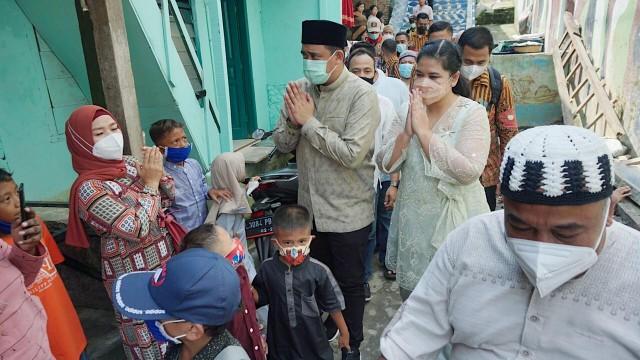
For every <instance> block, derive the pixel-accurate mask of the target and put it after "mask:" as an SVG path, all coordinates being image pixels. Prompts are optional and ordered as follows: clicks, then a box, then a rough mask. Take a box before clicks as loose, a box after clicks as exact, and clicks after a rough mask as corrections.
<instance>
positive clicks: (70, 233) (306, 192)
mask: <svg viewBox="0 0 640 360" xmlns="http://www.w3.org/2000/svg"><path fill="white" fill-rule="evenodd" d="M355 10H356V12H355V18H356V19H355V20H356V25H355V26H354V27H353V28H351V29H347V28H346V27H345V26H343V25H341V24H338V23H334V22H331V21H327V20H307V21H304V22H302V31H301V48H300V49H301V54H302V59H301V62H302V68H303V72H304V77H303V78H300V79H298V80H293V79H292V81H291V82H289V83H288V84H287V86H286V89H285V93H284V95H283V105H282V108H281V111H280V114H279V119H278V121H277V126H276V128H275V130H274V133H273V140H274V143H275V146H276V147H277V149H278V150H279V151H280V152H282V153H292V152H293V153H295V158H296V162H297V169H298V181H299V188H298V203H297V204H295V205H283V206H281V207H279V208H278V209H277V210H276V212H275V214H274V215H273V231H274V234H273V238H272V244H273V247H274V248H275V255H274V256H273V257H271V258H268V259H266V260H264V261H258V259H254V258H253V257H252V255H251V253H250V251H249V247H250V246H249V243H248V240H247V235H246V232H245V219H246V218H247V216H248V215H250V214H251V213H252V210H251V206H250V201H249V200H248V198H247V185H245V183H246V181H245V179H246V178H247V174H246V171H245V159H244V158H243V156H242V154H241V153H239V152H234V153H223V154H220V155H219V156H217V157H216V158H215V160H214V161H213V163H212V164H211V167H210V169H209V170H210V172H211V182H210V183H208V181H207V180H206V177H205V173H206V171H205V170H204V169H203V168H202V166H201V165H200V163H199V162H198V161H197V160H195V159H193V158H190V157H189V156H190V153H191V150H192V148H191V144H190V141H189V137H188V135H187V132H186V131H185V128H184V126H183V124H182V123H180V122H178V121H175V120H172V119H162V120H158V121H156V122H155V123H153V124H152V125H151V127H150V128H149V130H148V133H149V137H150V139H151V140H152V141H153V144H154V146H150V147H144V148H143V149H142V153H143V156H142V158H141V159H136V158H134V157H132V156H129V155H125V154H123V149H124V138H123V132H122V130H121V127H120V124H119V122H118V119H116V117H115V116H113V114H111V113H110V112H109V110H108V109H105V108H102V107H100V106H95V105H86V106H81V107H79V108H78V109H76V110H75V111H74V112H73V113H72V114H71V116H70V117H69V119H68V120H67V122H66V124H65V135H66V141H67V146H68V149H69V153H70V158H71V163H72V166H73V169H74V170H75V171H76V173H77V174H78V176H77V178H76V180H75V181H74V182H73V184H70V195H69V218H68V227H67V231H66V244H67V245H69V246H73V247H77V248H84V249H89V248H90V247H91V242H92V241H99V246H98V247H97V248H99V251H100V254H99V257H100V261H101V268H102V281H103V283H104V288H105V290H106V294H107V295H108V297H109V298H110V299H111V301H112V303H113V307H114V310H115V320H116V322H117V325H118V327H119V331H120V335H121V340H122V344H123V349H124V354H125V356H126V358H127V359H145V360H147V359H167V360H190V359H194V360H209V359H216V360H244V359H251V360H266V359H272V360H309V359H325V360H332V359H334V349H333V348H334V347H336V345H337V349H338V350H339V353H340V356H341V358H342V359H343V360H353V359H364V358H365V357H364V354H361V352H362V343H363V341H364V339H365V337H366V336H368V335H367V334H368V333H367V331H366V329H365V328H364V325H363V319H364V313H365V307H366V303H367V302H368V301H370V300H371V299H372V297H373V296H374V295H375V294H372V291H371V288H370V286H369V281H370V279H371V276H372V274H373V272H374V269H375V268H376V267H375V266H374V264H375V263H376V262H377V263H379V264H380V267H381V268H382V271H383V276H384V278H385V279H386V280H385V281H396V282H397V285H398V287H399V294H398V296H399V297H400V298H401V299H402V301H403V303H402V305H401V307H400V308H399V309H398V310H397V312H396V313H395V315H394V316H393V318H392V320H391V321H390V322H389V323H388V324H386V327H385V330H384V331H383V333H382V335H381V337H380V339H376V341H379V352H378V353H377V354H376V355H375V356H374V357H369V358H368V359H367V360H369V359H389V360H404V359H407V360H409V359H439V360H442V359H452V360H455V359H487V360H489V359H512V358H516V359H534V358H537V359H594V360H595V359H608V358H615V359H620V360H626V359H629V360H631V359H638V358H640V337H639V336H638V324H639V323H640V304H639V303H638V301H637V295H638V294H640V281H639V280H638V279H639V277H638V274H640V233H639V232H638V231H636V230H634V229H632V228H630V227H628V226H626V225H623V224H621V223H619V222H616V221H615V220H614V218H613V214H614V211H615V208H616V206H617V204H618V202H619V201H621V200H622V199H623V198H624V197H625V196H627V195H628V194H629V189H628V188H625V187H621V188H617V189H616V188H615V186H614V185H615V176H614V174H613V158H612V156H611V153H610V151H609V150H608V147H607V145H606V143H605V142H604V140H602V139H601V138H599V137H598V136H597V135H595V134H594V133H593V132H591V131H590V130H586V129H582V128H578V127H573V126H566V125H554V126H539V127H535V128H531V129H527V130H524V131H521V132H519V131H518V123H517V120H516V112H515V100H514V96H513V93H512V89H511V85H510V82H509V79H508V78H507V77H505V76H504V75H502V74H500V73H499V72H498V71H497V70H496V69H494V68H493V67H491V66H490V58H491V51H492V49H493V46H494V40H493V37H492V35H491V32H490V31H489V30H488V29H486V28H484V27H473V28H469V29H467V30H466V31H464V32H463V33H462V34H459V35H457V36H455V38H454V33H453V30H452V27H451V25H450V24H448V23H446V22H443V21H436V22H433V11H432V10H431V8H430V7H429V6H428V5H427V4H426V2H425V1H424V0H420V5H419V7H418V8H417V9H416V13H415V14H414V16H415V17H414V19H415V21H414V22H413V24H415V27H412V28H411V31H409V32H403V31H395V29H393V28H392V27H390V26H388V25H387V26H384V25H383V23H382V22H381V20H380V19H379V18H378V16H377V8H375V9H374V8H371V9H369V11H368V12H369V13H371V14H370V15H369V16H368V17H365V16H364V12H365V9H364V5H363V4H361V3H359V4H357V5H356V9H355ZM22 180H23V179H14V178H13V177H12V175H11V174H10V173H9V172H7V171H5V170H2V169H0V236H1V237H2V239H1V240H0V267H1V268H2V271H1V272H0V284H1V285H2V286H0V358H2V359H59V360H60V359H64V360H77V359H88V356H87V354H86V351H85V349H86V345H87V340H86V337H85V334H84V332H83V329H82V326H81V324H80V321H79V319H78V315H77V314H76V311H75V309H74V307H73V304H72V302H71V300H70V298H69V295H68V293H67V290H66V289H65V285H64V284H63V282H62V279H61V277H60V276H59V274H58V273H57V270H56V264H59V263H60V262H62V261H63V256H62V255H61V253H60V250H59V249H58V246H57V244H56V243H55V241H54V240H53V238H52V236H51V234H50V233H49V231H48V230H47V227H46V224H45V223H44V222H43V221H42V220H41V219H40V218H39V217H38V216H37V214H35V212H34V211H33V209H30V208H25V207H24V203H23V200H21V199H20V198H21V196H20V187H19V185H18V184H19V182H20V181H22ZM251 180H252V181H254V182H255V181H260V179H259V178H255V177H254V178H251ZM376 254H377V256H376ZM332 343H333V344H334V346H333V347H332Z"/></svg>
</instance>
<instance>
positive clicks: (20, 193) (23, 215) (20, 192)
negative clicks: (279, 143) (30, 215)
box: [18, 183, 27, 221]
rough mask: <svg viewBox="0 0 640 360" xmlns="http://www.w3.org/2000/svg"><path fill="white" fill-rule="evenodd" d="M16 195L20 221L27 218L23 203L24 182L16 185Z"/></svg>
mask: <svg viewBox="0 0 640 360" xmlns="http://www.w3.org/2000/svg"><path fill="white" fill-rule="evenodd" d="M18 196H19V197H20V221H26V220H27V211H26V210H25V204H24V184H22V183H21V184H20V186H19V187H18Z"/></svg>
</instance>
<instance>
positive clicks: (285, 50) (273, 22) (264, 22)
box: [246, 0, 342, 129]
mask: <svg viewBox="0 0 640 360" xmlns="http://www.w3.org/2000/svg"><path fill="white" fill-rule="evenodd" d="M246 6H247V14H248V18H249V21H248V22H249V33H250V34H251V36H250V37H251V40H250V45H251V55H252V56H251V60H252V70H253V77H254V87H255V93H256V113H257V114H258V127H261V128H264V129H271V128H273V127H274V126H275V123H276V121H277V118H278V113H279V111H280V106H281V105H282V95H283V93H284V87H285V86H286V84H287V82H288V81H291V80H295V79H298V78H300V77H302V58H301V57H300V32H301V24H302V21H303V20H310V19H326V20H332V21H336V22H340V19H341V18H342V13H341V11H342V7H341V2H340V1H339V0H305V1H304V4H303V3H302V2H300V1H298V0H246Z"/></svg>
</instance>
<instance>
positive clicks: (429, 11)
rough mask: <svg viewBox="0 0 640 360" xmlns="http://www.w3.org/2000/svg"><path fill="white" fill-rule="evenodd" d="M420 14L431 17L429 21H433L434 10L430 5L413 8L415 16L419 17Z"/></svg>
mask: <svg viewBox="0 0 640 360" xmlns="http://www.w3.org/2000/svg"><path fill="white" fill-rule="evenodd" d="M419 13H425V14H427V15H428V16H429V20H433V9H432V8H431V6H429V5H427V4H424V5H422V6H420V5H416V6H415V7H414V8H413V16H417V15H418V14H419Z"/></svg>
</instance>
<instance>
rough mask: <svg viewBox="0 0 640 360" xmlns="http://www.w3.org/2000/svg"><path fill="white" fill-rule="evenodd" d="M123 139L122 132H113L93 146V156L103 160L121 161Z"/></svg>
mask: <svg viewBox="0 0 640 360" xmlns="http://www.w3.org/2000/svg"><path fill="white" fill-rule="evenodd" d="M123 149H124V139H123V138H122V132H120V131H118V132H114V133H112V134H109V135H107V136H105V137H103V138H102V139H100V140H98V142H97V143H95V144H94V145H93V151H92V153H93V155H95V156H96V157H99V158H101V159H104V160H122V152H123Z"/></svg>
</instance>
